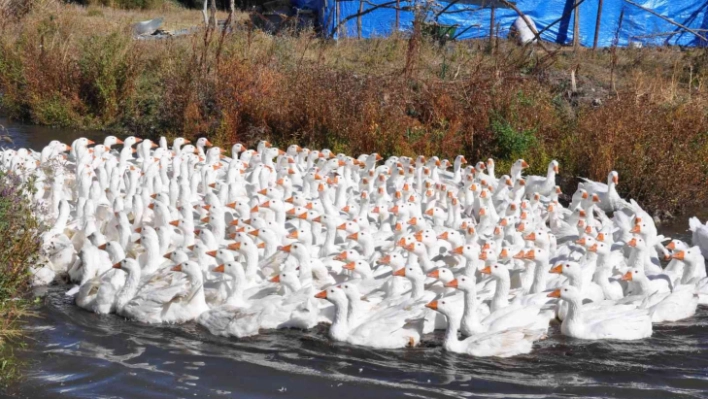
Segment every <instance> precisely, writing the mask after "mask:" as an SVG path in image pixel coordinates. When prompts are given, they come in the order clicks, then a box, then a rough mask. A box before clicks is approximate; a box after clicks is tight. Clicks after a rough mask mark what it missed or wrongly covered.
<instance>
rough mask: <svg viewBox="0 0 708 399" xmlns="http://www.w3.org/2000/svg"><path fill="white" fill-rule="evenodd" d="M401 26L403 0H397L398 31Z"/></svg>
mask: <svg viewBox="0 0 708 399" xmlns="http://www.w3.org/2000/svg"><path fill="white" fill-rule="evenodd" d="M400 28H401V0H396V32H397V33H398V30H399V29H400Z"/></svg>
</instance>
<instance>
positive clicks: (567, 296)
mask: <svg viewBox="0 0 708 399" xmlns="http://www.w3.org/2000/svg"><path fill="white" fill-rule="evenodd" d="M548 297H549V298H560V299H562V300H564V301H568V302H573V303H577V304H582V303H583V295H582V293H581V292H580V290H579V289H578V288H576V287H573V286H570V285H565V286H563V287H561V288H558V289H557V290H555V291H553V292H551V293H550V294H548Z"/></svg>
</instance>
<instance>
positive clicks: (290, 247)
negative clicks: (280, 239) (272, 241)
mask: <svg viewBox="0 0 708 399" xmlns="http://www.w3.org/2000/svg"><path fill="white" fill-rule="evenodd" d="M290 251H292V245H286V246H284V247H283V252H287V253H290Z"/></svg>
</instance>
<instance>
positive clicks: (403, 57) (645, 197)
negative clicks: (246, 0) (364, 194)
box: [0, 5, 708, 211]
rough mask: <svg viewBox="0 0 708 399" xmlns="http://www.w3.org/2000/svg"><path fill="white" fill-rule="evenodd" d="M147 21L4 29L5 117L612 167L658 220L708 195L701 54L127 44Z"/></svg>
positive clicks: (707, 102) (404, 45)
mask: <svg viewBox="0 0 708 399" xmlns="http://www.w3.org/2000/svg"><path fill="white" fill-rule="evenodd" d="M165 7H166V8H165ZM168 9H169V10H171V11H169V12H167V14H166V15H165V17H166V18H165V19H166V23H167V24H168V26H167V28H168V29H170V28H174V27H184V26H189V25H198V24H200V23H201V18H202V17H201V14H200V13H199V11H189V10H182V9H177V8H174V9H173V7H171V6H169V7H167V6H163V10H162V11H163V13H164V11H165V10H168ZM154 16H156V15H154V13H148V12H135V11H132V12H127V11H116V10H112V9H108V8H101V7H95V6H93V7H89V8H84V7H79V6H67V5H55V6H54V7H44V8H42V9H38V10H34V11H32V12H30V13H29V14H28V15H27V16H25V17H24V18H23V19H22V20H21V22H13V23H9V24H6V25H5V26H4V27H3V28H2V29H3V31H2V32H0V91H2V93H3V95H2V99H1V100H0V101H1V103H0V106H1V107H2V110H3V111H4V112H5V113H8V114H10V115H11V116H13V117H16V118H22V119H26V120H30V121H33V122H35V123H41V124H49V125H66V126H80V127H102V128H105V127H107V128H116V129H123V130H128V131H130V132H132V133H135V134H141V135H159V134H164V135H168V136H174V135H185V136H188V137H191V136H197V135H208V136H209V137H211V138H213V139H214V140H215V141H216V142H219V143H221V144H229V143H232V142H235V141H237V140H240V141H245V142H248V143H253V142H254V141H256V140H259V139H263V138H268V139H270V140H272V141H274V142H276V143H278V144H280V145H286V144H288V143H294V142H297V143H300V144H302V145H309V146H315V147H329V148H331V149H333V150H334V151H341V152H347V153H350V154H357V153H361V152H369V151H377V152H379V153H382V154H406V155H413V154H418V153H422V154H426V155H433V154H436V155H440V156H443V157H454V156H455V155H456V154H458V153H462V154H465V155H467V156H468V158H469V159H486V157H489V156H493V157H495V158H497V159H498V160H499V163H500V166H499V168H498V169H499V170H500V171H506V170H508V165H509V164H510V162H512V161H513V160H514V159H516V158H517V157H524V158H525V159H527V160H528V161H529V162H530V163H531V164H532V166H533V170H532V172H534V173H542V172H544V171H545V169H546V165H547V163H548V162H549V161H550V160H551V159H553V158H556V159H558V160H559V161H560V162H561V169H562V173H563V176H564V177H566V178H572V177H576V176H587V177H590V178H593V179H598V180H602V181H604V180H605V178H606V176H607V173H608V172H609V171H610V170H612V169H616V170H617V171H618V172H619V173H620V187H619V188H620V191H621V192H622V193H623V194H626V195H628V196H630V197H633V198H636V199H637V200H639V201H641V202H642V203H643V204H645V205H646V206H648V207H650V208H653V209H665V210H671V211H674V210H678V209H683V208H685V207H692V206H696V205H699V204H702V203H703V202H704V201H705V200H706V199H708V190H705V186H706V183H707V182H708V164H707V162H708V161H707V160H708V120H707V119H706V116H707V115H706V111H707V110H708V97H707V96H706V95H707V93H706V87H705V85H704V81H705V79H706V71H707V68H706V65H708V55H707V54H706V52H705V51H704V50H697V49H696V50H680V49H675V48H657V49H650V48H646V49H623V50H620V49H616V50H614V51H610V50H602V51H599V52H598V53H592V52H590V51H587V50H584V49H580V50H579V51H578V52H577V53H576V52H571V51H569V50H567V49H557V48H556V49H555V50H558V51H557V53H555V54H547V53H545V52H544V51H542V50H540V49H534V48H521V47H518V46H516V45H514V44H513V43H508V42H505V41H499V42H498V44H497V46H496V48H494V49H491V51H490V49H488V48H487V42H486V41H485V42H476V41H470V42H460V43H449V44H447V45H445V46H440V45H438V44H435V43H432V42H430V41H426V40H422V41H420V42H418V41H417V40H418V39H419V38H414V39H413V40H416V42H414V43H411V41H410V39H409V38H408V37H403V36H396V37H390V38H380V39H371V40H365V41H360V40H350V39H343V40H340V41H339V43H334V42H330V41H327V40H322V39H319V38H316V37H315V36H314V35H311V34H308V33H300V34H280V35H277V36H272V35H268V34H265V33H263V32H260V31H255V30H252V29H251V28H250V27H249V26H248V24H246V23H240V24H237V26H236V30H235V31H234V32H233V33H228V34H223V33H221V32H218V31H217V32H214V31H202V32H200V33H199V34H196V35H193V36H189V37H179V38H174V39H170V40H162V41H139V40H133V39H132V38H131V35H130V24H131V23H132V22H135V21H137V20H141V19H148V18H151V17H154ZM220 18H222V19H224V18H225V15H221V16H220ZM240 19H241V20H245V18H243V16H241V18H240ZM170 24H171V25H170ZM550 47H552V46H550ZM411 49H413V50H411ZM555 50H554V51H555ZM571 70H576V71H577V72H576V74H577V77H578V81H577V87H578V90H577V92H575V93H573V92H572V90H571V84H570V71H571ZM567 180H568V181H571V180H572V179H567ZM565 188H566V189H567V190H570V189H574V187H570V186H568V187H565Z"/></svg>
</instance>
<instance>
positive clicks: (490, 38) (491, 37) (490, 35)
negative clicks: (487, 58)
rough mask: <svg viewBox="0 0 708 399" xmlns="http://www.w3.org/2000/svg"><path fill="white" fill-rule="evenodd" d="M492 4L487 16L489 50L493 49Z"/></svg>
mask: <svg viewBox="0 0 708 399" xmlns="http://www.w3.org/2000/svg"><path fill="white" fill-rule="evenodd" d="M494 10H495V8H494V4H493V3H492V9H491V13H490V16H489V48H490V50H491V49H493V48H494Z"/></svg>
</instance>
